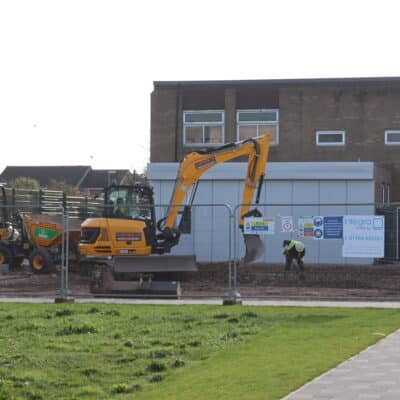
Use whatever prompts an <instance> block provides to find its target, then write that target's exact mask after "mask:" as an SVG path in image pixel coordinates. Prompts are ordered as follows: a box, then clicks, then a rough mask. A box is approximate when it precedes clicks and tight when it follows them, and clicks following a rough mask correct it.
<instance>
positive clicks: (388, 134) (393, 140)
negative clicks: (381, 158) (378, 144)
mask: <svg viewBox="0 0 400 400" xmlns="http://www.w3.org/2000/svg"><path fill="white" fill-rule="evenodd" d="M385 144H387V145H389V146H399V145H400V131H385Z"/></svg>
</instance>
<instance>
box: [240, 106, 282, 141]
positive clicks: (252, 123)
mask: <svg viewBox="0 0 400 400" xmlns="http://www.w3.org/2000/svg"><path fill="white" fill-rule="evenodd" d="M257 112H259V113H262V112H274V113H276V121H275V122H272V121H257V120H255V121H246V122H244V121H243V122H241V121H240V120H239V114H240V113H257ZM246 125H257V135H258V136H261V135H262V134H263V132H259V129H258V125H271V126H276V141H271V143H270V144H271V146H278V144H279V109H276V108H268V109H266V108H261V109H246V110H236V140H238V141H239V140H241V139H240V135H239V130H240V126H246Z"/></svg>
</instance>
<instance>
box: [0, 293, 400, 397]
mask: <svg viewBox="0 0 400 400" xmlns="http://www.w3.org/2000/svg"><path fill="white" fill-rule="evenodd" d="M74 301H75V302H77V303H88V302H95V303H109V304H166V305H184V304H215V305H221V304H222V301H221V299H212V300H210V299H196V300H192V299H183V300H182V299H180V300H169V299H168V300H166V299H164V300H163V299H158V300H156V299H121V298H76V299H74ZM0 302H33V303H54V297H47V298H46V297H43V298H37V297H31V298H29V297H0ZM243 306H289V307H346V308H399V309H400V302H397V301H391V302H389V301H387V302H385V301H316V300H310V301H307V300H303V301H301V300H299V301H289V300H243ZM382 335H383V334H382ZM375 399H382V400H400V329H399V330H397V331H396V332H394V333H392V334H390V335H388V336H387V337H385V338H383V339H382V340H380V341H379V342H378V343H376V344H375V345H373V346H370V347H368V348H367V349H365V350H363V351H362V352H361V353H359V354H358V355H356V356H354V357H352V358H350V359H349V360H347V361H345V362H343V363H341V364H340V365H338V366H337V367H336V368H333V369H331V370H330V371H328V372H326V373H324V374H323V375H321V376H319V377H317V378H315V379H314V380H312V381H310V382H308V383H307V384H305V385H304V386H302V387H301V388H299V389H297V390H296V391H294V392H292V393H291V394H289V395H288V396H286V397H284V398H283V399H282V400H375Z"/></svg>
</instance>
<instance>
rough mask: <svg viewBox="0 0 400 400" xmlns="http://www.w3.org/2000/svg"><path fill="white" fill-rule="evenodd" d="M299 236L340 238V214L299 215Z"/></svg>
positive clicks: (341, 230)
mask: <svg viewBox="0 0 400 400" xmlns="http://www.w3.org/2000/svg"><path fill="white" fill-rule="evenodd" d="M298 226H299V236H300V237H309V238H313V239H316V240H320V239H342V237H343V217H342V216H329V217H322V216H319V215H317V216H312V217H300V218H299V221H298Z"/></svg>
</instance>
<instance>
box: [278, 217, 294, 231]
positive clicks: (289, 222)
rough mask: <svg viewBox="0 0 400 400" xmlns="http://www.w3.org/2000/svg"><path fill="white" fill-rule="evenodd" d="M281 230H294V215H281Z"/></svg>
mask: <svg viewBox="0 0 400 400" xmlns="http://www.w3.org/2000/svg"><path fill="white" fill-rule="evenodd" d="M281 231H282V232H285V233H286V232H293V217H281Z"/></svg>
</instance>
